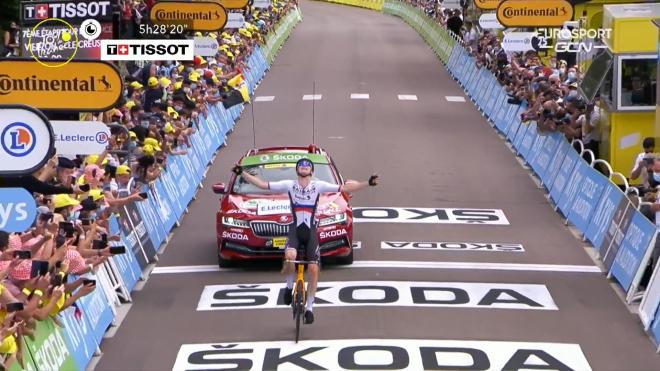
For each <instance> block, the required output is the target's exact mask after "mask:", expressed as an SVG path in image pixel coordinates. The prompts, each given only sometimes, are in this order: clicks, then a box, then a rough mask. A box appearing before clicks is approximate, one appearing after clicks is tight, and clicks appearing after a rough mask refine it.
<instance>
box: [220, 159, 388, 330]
mask: <svg viewBox="0 0 660 371" xmlns="http://www.w3.org/2000/svg"><path fill="white" fill-rule="evenodd" d="M232 171H233V172H234V173H236V174H237V175H242V177H243V179H245V180H246V181H248V182H249V183H251V184H253V185H254V186H256V187H258V188H261V189H265V190H270V191H273V193H283V192H287V193H288V194H289V200H290V201H291V211H292V214H293V223H291V226H290V228H289V235H288V240H287V247H286V249H285V250H284V256H285V257H286V260H296V256H297V250H298V248H299V247H300V245H304V246H305V254H306V258H307V260H308V261H314V262H315V263H313V264H309V266H308V273H309V284H308V285H307V308H306V310H305V323H307V324H309V323H313V322H314V313H313V312H312V310H313V305H314V295H315V293H316V285H317V283H318V278H319V266H318V262H319V260H320V251H319V243H318V240H317V237H316V220H315V218H314V217H315V215H314V214H315V212H316V207H317V204H318V201H319V194H321V193H325V192H355V191H358V190H360V189H363V188H366V187H367V186H375V185H377V184H378V175H376V174H373V175H372V176H371V177H369V180H368V181H364V182H358V181H351V182H350V183H349V182H347V183H346V184H343V185H336V184H331V183H328V182H324V181H321V180H312V174H313V173H314V163H313V162H312V161H311V160H309V159H307V158H302V159H300V160H298V162H297V163H296V174H297V175H298V179H297V180H281V181H279V182H266V181H264V180H262V179H260V178H259V177H257V176H255V175H252V174H250V173H248V172H243V168H242V167H241V166H240V165H236V166H234V168H233V169H232ZM284 274H285V275H286V288H287V289H286V290H285V291H284V303H285V304H287V305H290V304H291V301H292V300H293V297H292V293H291V290H292V289H293V283H294V280H295V269H294V265H293V264H292V263H285V266H284Z"/></svg>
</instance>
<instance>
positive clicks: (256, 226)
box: [250, 222, 291, 237]
mask: <svg viewBox="0 0 660 371" xmlns="http://www.w3.org/2000/svg"><path fill="white" fill-rule="evenodd" d="M289 225H291V223H289V224H279V223H275V222H251V223H250V226H251V227H252V232H254V234H255V235H257V236H259V237H280V236H286V235H288V234H289Z"/></svg>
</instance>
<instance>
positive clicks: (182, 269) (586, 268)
mask: <svg viewBox="0 0 660 371" xmlns="http://www.w3.org/2000/svg"><path fill="white" fill-rule="evenodd" d="M352 268H405V269H472V270H473V269H477V270H500V271H530V272H566V273H601V270H600V268H598V267H597V266H595V265H561V264H521V263H470V262H425V261H391V260H363V261H356V262H354V263H353V264H351V265H338V266H333V267H331V268H330V269H352ZM239 269H240V268H222V269H221V268H220V267H218V266H217V265H178V266H170V267H156V268H154V270H153V271H152V272H151V273H152V274H168V273H204V272H220V271H223V272H224V271H234V270H239Z"/></svg>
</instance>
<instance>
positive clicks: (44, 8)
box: [34, 4, 48, 19]
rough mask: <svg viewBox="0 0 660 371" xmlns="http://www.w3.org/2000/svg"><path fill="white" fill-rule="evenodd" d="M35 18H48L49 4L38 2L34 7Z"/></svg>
mask: <svg viewBox="0 0 660 371" xmlns="http://www.w3.org/2000/svg"><path fill="white" fill-rule="evenodd" d="M34 14H35V18H38V19H46V18H48V4H37V5H36V6H35V7H34Z"/></svg>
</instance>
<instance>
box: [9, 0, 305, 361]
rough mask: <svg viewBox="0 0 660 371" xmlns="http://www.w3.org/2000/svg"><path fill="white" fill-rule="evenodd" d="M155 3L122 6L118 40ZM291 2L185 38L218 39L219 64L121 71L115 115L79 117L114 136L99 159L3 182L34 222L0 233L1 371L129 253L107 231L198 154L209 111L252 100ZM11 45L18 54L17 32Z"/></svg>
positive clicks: (71, 158) (205, 61)
mask: <svg viewBox="0 0 660 371" xmlns="http://www.w3.org/2000/svg"><path fill="white" fill-rule="evenodd" d="M154 3H155V1H153V0H140V1H128V0H127V1H120V2H119V5H120V8H121V9H122V13H121V14H122V18H121V26H120V32H121V33H122V34H124V35H132V34H134V32H135V28H136V26H137V25H139V24H140V22H143V21H144V20H145V19H146V17H147V16H148V14H149V10H150V8H151V6H153V4H154ZM294 6H295V3H294V2H289V1H287V0H284V1H283V0H279V1H278V0H273V2H272V3H271V5H270V7H269V8H263V9H256V8H251V7H248V8H247V9H244V10H240V12H243V13H244V14H245V20H246V22H245V24H244V26H243V27H242V28H240V29H227V28H225V29H223V30H221V31H218V32H210V33H209V32H206V33H203V34H202V33H199V32H197V33H195V34H190V35H187V37H193V36H208V37H211V38H214V39H216V40H217V41H218V43H219V47H218V51H217V53H216V54H215V55H214V56H211V57H206V58H205V57H201V56H195V58H194V60H192V61H175V62H170V61H162V62H161V61H154V62H152V63H146V64H144V65H140V64H135V63H129V64H126V65H118V67H120V70H121V71H123V73H124V74H125V75H124V76H123V78H124V95H123V97H122V99H121V100H120V101H119V103H118V104H117V105H116V106H115V107H114V108H112V109H110V110H108V111H105V112H100V113H85V112H81V113H79V118H80V120H93V121H101V122H103V123H105V124H106V125H107V126H109V129H110V134H111V136H110V138H109V140H108V146H107V149H106V150H105V151H104V152H103V153H99V154H93V155H86V156H82V155H65V154H57V155H55V156H54V157H52V158H51V159H50V160H49V161H48V162H47V164H46V165H45V166H44V167H43V168H41V169H40V170H38V171H36V172H35V173H32V174H27V175H21V176H11V177H2V178H0V187H21V188H24V189H26V190H28V191H29V192H31V193H32V194H33V195H34V197H35V200H36V203H37V206H38V208H37V210H38V216H37V218H36V221H35V222H34V224H33V227H32V228H31V229H29V230H27V231H25V232H23V233H7V232H5V231H0V321H1V323H0V342H1V343H0V354H2V356H3V357H4V361H3V363H2V364H1V365H0V368H2V367H4V368H9V367H11V366H12V364H13V363H14V362H18V363H19V364H20V365H21V366H23V354H24V348H25V345H24V341H23V340H24V338H25V337H30V338H34V332H35V328H36V323H37V321H41V320H44V319H47V318H48V317H50V318H52V319H53V321H55V323H56V324H58V325H59V326H63V325H62V323H61V321H59V320H58V313H60V312H61V311H63V310H65V309H67V308H69V307H71V306H73V307H75V310H76V315H77V316H80V315H84V314H83V313H81V311H80V310H79V308H78V307H77V305H76V300H77V299H79V298H81V297H83V296H85V295H88V294H90V293H91V292H93V291H94V290H95V288H96V281H95V279H94V277H95V275H94V272H96V271H97V270H98V269H100V266H101V265H102V264H103V263H104V262H106V261H107V260H108V259H109V258H111V257H112V256H113V255H114V254H121V253H124V252H125V247H123V246H116V245H118V244H119V243H120V241H121V238H120V236H119V235H113V234H112V233H111V232H110V225H109V224H110V220H111V218H112V217H113V215H114V214H115V213H116V212H117V210H118V208H120V207H122V206H124V205H127V204H129V203H134V202H141V201H143V200H145V199H146V198H147V197H148V194H149V192H148V191H149V187H150V186H151V184H152V182H153V181H155V180H156V179H157V178H158V177H159V176H160V175H161V172H162V171H164V170H165V169H166V168H167V162H168V158H170V156H177V155H182V154H186V153H187V152H188V151H195V150H196V149H195V148H194V147H193V146H192V145H191V141H190V136H191V134H193V133H195V131H196V127H198V125H200V124H201V122H202V121H201V120H199V119H200V118H201V117H200V116H206V115H208V110H207V105H208V104H218V103H221V104H223V105H224V106H225V107H226V108H229V107H231V106H233V105H236V104H240V103H243V102H249V93H248V92H247V87H246V85H245V82H244V75H243V74H244V73H245V72H246V69H247V68H248V67H247V60H248V57H249V56H250V55H251V53H252V51H253V50H254V49H255V47H257V46H258V45H263V43H264V42H265V35H266V34H267V33H268V32H270V31H271V30H273V29H274V27H276V25H277V24H278V22H279V21H280V19H281V18H282V17H283V16H284V15H286V13H288V12H289V10H291V9H292V8H293V7H294ZM3 41H5V45H9V46H10V47H14V46H15V45H14V44H15V43H16V40H14V39H13V36H12V34H11V33H9V34H7V35H6V36H5V40H3Z"/></svg>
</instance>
